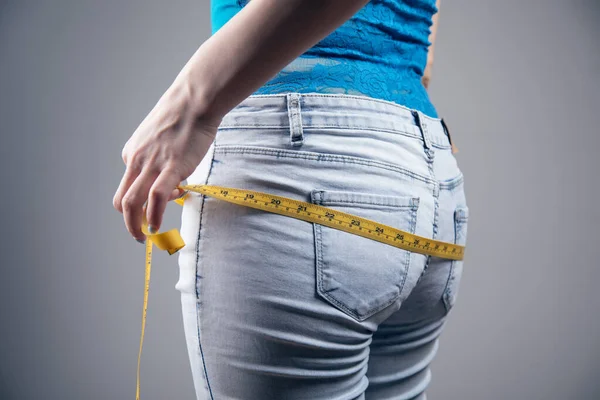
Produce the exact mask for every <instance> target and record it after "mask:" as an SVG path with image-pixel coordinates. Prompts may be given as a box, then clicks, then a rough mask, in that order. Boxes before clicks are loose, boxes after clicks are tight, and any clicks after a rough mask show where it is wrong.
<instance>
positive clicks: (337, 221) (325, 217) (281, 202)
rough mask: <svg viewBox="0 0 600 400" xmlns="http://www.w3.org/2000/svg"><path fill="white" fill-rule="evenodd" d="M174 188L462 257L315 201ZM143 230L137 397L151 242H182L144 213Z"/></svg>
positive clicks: (173, 245)
mask: <svg viewBox="0 0 600 400" xmlns="http://www.w3.org/2000/svg"><path fill="white" fill-rule="evenodd" d="M177 188H178V189H182V190H185V191H187V193H186V194H185V195H184V196H182V197H180V198H178V199H175V200H174V201H175V202H176V203H177V204H179V205H181V206H183V204H184V202H185V199H186V198H187V197H188V196H189V195H190V193H189V192H196V193H200V194H204V195H207V196H211V197H215V198H217V199H221V200H225V201H228V202H231V203H235V204H239V205H243V206H247V207H252V208H258V209H259V210H264V211H268V212H272V213H276V214H281V215H285V216H288V217H292V218H297V219H301V220H304V221H308V222H314V223H317V224H321V225H325V226H329V227H331V228H334V229H339V230H342V231H346V232H349V233H353V234H355V235H360V236H364V237H366V238H369V239H373V240H377V241H379V242H383V243H386V244H389V245H391V246H395V247H398V248H401V249H404V250H409V251H412V252H416V253H421V254H427V255H431V256H435V257H441V258H446V259H451V260H462V259H463V257H464V251H465V247H464V246H459V245H457V244H454V243H448V242H441V241H439V240H433V239H429V238H426V237H423V236H417V235H415V234H412V233H410V232H406V231H402V230H400V229H396V228H394V227H392V226H389V225H384V224H380V223H378V222H376V221H372V220H369V219H366V218H362V217H359V216H357V215H353V214H348V213H345V212H342V211H338V210H335V209H333V208H329V207H324V206H320V205H317V204H312V203H307V202H304V201H300V200H294V199H290V198H288V197H282V196H275V195H273V194H270V193H264V192H256V191H253V190H246V189H237V188H229V187H223V186H213V185H185V186H177ZM142 232H144V234H145V235H146V273H145V277H146V281H145V285H144V309H143V314H142V336H141V338H140V351H139V354H138V366H137V390H136V395H135V398H136V400H139V399H140V360H141V356H142V345H143V343H144V331H145V326H146V310H147V308H148V288H149V286H150V271H151V260H152V244H155V245H156V247H158V248H159V249H160V250H167V251H168V252H169V254H170V255H173V254H175V253H176V252H177V251H179V250H180V249H181V248H183V247H184V246H185V243H184V242H183V239H182V238H181V235H180V234H179V231H178V230H177V229H171V230H170V231H167V232H163V233H154V234H152V233H150V231H148V221H147V219H146V215H145V213H144V216H143V222H142Z"/></svg>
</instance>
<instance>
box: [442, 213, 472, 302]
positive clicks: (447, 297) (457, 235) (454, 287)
mask: <svg viewBox="0 0 600 400" xmlns="http://www.w3.org/2000/svg"><path fill="white" fill-rule="evenodd" d="M468 221H469V208H468V207H467V206H462V207H457V208H456V210H454V243H455V244H458V245H461V246H465V245H466V244H467V224H468ZM463 264H464V260H452V261H451V265H450V275H449V276H448V281H447V283H446V288H445V290H444V296H443V300H444V306H445V307H446V312H447V313H449V312H450V310H451V309H452V307H454V304H455V303H456V296H457V294H458V287H459V285H460V280H461V278H462V272H463Z"/></svg>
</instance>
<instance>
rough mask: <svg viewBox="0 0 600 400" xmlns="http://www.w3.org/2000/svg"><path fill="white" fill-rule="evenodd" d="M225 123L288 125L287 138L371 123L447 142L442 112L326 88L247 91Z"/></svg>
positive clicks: (431, 143) (426, 141) (445, 145)
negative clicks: (435, 113) (317, 90)
mask: <svg viewBox="0 0 600 400" xmlns="http://www.w3.org/2000/svg"><path fill="white" fill-rule="evenodd" d="M225 128H264V129H269V128H271V129H281V128H289V130H290V135H291V140H292V143H295V138H299V140H298V141H299V143H297V144H301V141H302V131H303V130H309V129H321V128H336V129H337V128H339V129H373V130H377V131H383V132H390V133H398V134H402V135H408V136H412V137H414V138H415V139H418V140H421V141H422V142H423V145H424V146H425V148H428V149H430V148H431V147H437V148H442V149H449V148H451V139H450V135H449V133H448V129H447V127H446V124H445V123H444V121H443V119H442V118H432V117H429V116H427V115H425V114H423V113H422V112H420V111H418V110H413V109H410V108H407V107H404V106H401V105H399V104H396V103H393V102H390V101H387V100H381V99H375V98H371V97H366V96H355V95H348V94H329V93H296V92H288V93H277V94H253V95H250V96H249V97H247V98H246V99H244V100H243V101H242V102H241V103H240V104H238V105H237V106H236V107H235V108H233V109H232V110H231V111H230V112H229V113H227V114H226V115H225V116H224V117H223V119H222V121H221V124H220V125H219V129H225Z"/></svg>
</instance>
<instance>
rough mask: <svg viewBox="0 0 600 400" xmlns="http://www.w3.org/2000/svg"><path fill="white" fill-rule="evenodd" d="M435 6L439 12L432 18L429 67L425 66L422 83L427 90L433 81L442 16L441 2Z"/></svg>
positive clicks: (428, 57) (428, 54)
mask: <svg viewBox="0 0 600 400" xmlns="http://www.w3.org/2000/svg"><path fill="white" fill-rule="evenodd" d="M435 5H436V7H437V9H438V12H437V13H435V14H434V16H433V18H432V25H431V32H430V33H429V42H430V43H431V45H430V46H429V52H428V53H427V65H426V66H425V72H424V73H423V78H422V79H421V82H422V83H423V86H425V89H427V88H428V87H429V81H430V80H431V68H432V66H433V49H434V47H435V46H434V45H435V35H436V32H437V27H438V17H439V15H440V0H437V1H436V2H435Z"/></svg>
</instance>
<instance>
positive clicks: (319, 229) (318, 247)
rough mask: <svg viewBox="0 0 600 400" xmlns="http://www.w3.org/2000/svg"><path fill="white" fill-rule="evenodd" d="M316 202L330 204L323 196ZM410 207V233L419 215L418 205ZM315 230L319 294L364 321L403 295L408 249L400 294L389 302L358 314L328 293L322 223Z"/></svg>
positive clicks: (407, 264)
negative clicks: (325, 284)
mask: <svg viewBox="0 0 600 400" xmlns="http://www.w3.org/2000/svg"><path fill="white" fill-rule="evenodd" d="M315 204H318V205H324V204H329V203H323V202H322V201H321V198H320V197H319V198H317V199H316V200H315ZM407 208H409V209H410V213H411V220H410V225H409V228H408V231H409V232H410V233H413V234H414V232H415V228H416V217H417V209H418V206H416V205H412V206H409V207H407ZM313 231H314V234H315V245H316V249H315V250H316V262H317V265H316V268H317V286H318V288H319V289H320V290H319V294H320V295H321V296H323V297H325V298H326V299H328V300H329V301H331V302H332V303H334V304H336V305H338V306H339V307H340V308H342V309H343V310H346V311H347V312H348V313H349V314H351V315H352V316H354V317H355V318H356V319H357V320H358V321H361V322H362V321H364V320H366V319H367V318H369V317H371V316H373V315H374V314H376V313H377V312H379V311H381V310H383V309H385V308H386V307H389V306H390V305H391V304H393V303H395V302H396V301H397V300H398V298H399V297H400V296H401V295H402V290H403V289H404V283H405V282H406V276H407V275H408V271H409V269H410V255H411V253H410V251H408V250H406V251H405V252H406V255H405V258H404V262H403V264H404V266H405V268H404V270H403V272H404V277H403V279H402V282H401V283H400V286H399V290H398V295H396V296H394V297H393V298H392V299H390V300H389V301H388V302H387V303H384V304H383V305H380V306H378V307H373V308H371V309H369V310H367V311H366V312H365V313H364V315H363V316H360V315H358V313H357V312H355V311H353V310H351V309H349V308H348V307H347V306H346V305H344V304H343V303H342V302H340V301H339V300H338V299H336V298H335V297H333V296H331V295H330V294H329V293H327V292H326V291H325V288H324V287H323V240H322V236H323V233H322V226H321V225H320V224H317V223H313Z"/></svg>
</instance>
